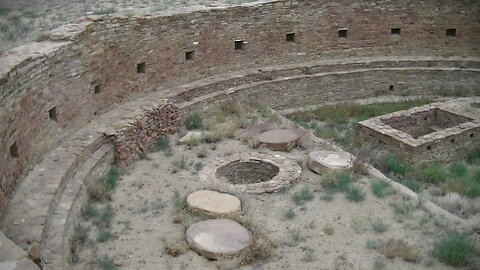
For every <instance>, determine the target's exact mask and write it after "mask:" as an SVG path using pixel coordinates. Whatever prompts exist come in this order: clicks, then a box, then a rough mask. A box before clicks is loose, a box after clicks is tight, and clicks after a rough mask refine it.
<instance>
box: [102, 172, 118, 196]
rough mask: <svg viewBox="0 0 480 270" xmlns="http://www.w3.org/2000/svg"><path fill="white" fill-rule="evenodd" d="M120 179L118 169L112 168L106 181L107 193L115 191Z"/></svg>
mask: <svg viewBox="0 0 480 270" xmlns="http://www.w3.org/2000/svg"><path fill="white" fill-rule="evenodd" d="M119 177H120V172H119V171H118V169H117V168H115V167H113V168H111V169H110V170H109V171H108V173H107V176H106V177H105V180H104V184H103V185H104V187H105V189H106V190H107V191H110V190H113V189H114V188H115V187H116V186H117V181H118V178H119Z"/></svg>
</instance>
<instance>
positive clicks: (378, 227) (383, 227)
mask: <svg viewBox="0 0 480 270" xmlns="http://www.w3.org/2000/svg"><path fill="white" fill-rule="evenodd" d="M388 227H389V226H388V225H387V224H385V223H384V222H383V221H382V220H381V219H377V220H375V221H374V222H372V229H373V231H375V232H376V233H384V232H386V231H387V230H388Z"/></svg>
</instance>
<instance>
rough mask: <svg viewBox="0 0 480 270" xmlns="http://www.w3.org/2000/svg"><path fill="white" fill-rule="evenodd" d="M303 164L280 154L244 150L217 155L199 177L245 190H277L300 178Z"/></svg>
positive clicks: (263, 191)
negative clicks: (226, 155)
mask: <svg viewBox="0 0 480 270" xmlns="http://www.w3.org/2000/svg"><path fill="white" fill-rule="evenodd" d="M301 173H302V168H301V167H300V166H299V165H298V164H297V163H296V162H295V161H294V160H292V159H289V158H287V157H283V156H281V155H272V154H260V153H242V154H233V155H231V156H228V157H223V158H217V159H215V160H214V161H213V162H212V163H210V164H208V165H207V166H205V167H204V169H203V170H202V171H201V172H200V179H201V180H202V181H204V182H207V183H211V184H215V185H220V186H228V187H232V188H233V189H235V190H237V191H241V192H246V193H256V194H260V193H265V192H275V191H278V190H279V189H282V188H285V187H289V186H290V185H293V184H295V183H297V182H298V181H299V180H300V176H301Z"/></svg>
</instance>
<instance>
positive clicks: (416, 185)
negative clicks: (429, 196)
mask: <svg viewBox="0 0 480 270" xmlns="http://www.w3.org/2000/svg"><path fill="white" fill-rule="evenodd" d="M398 182H399V183H400V184H402V185H404V186H406V187H407V188H409V189H411V190H412V191H415V192H417V193H419V192H420V191H422V185H421V183H420V182H418V181H416V180H413V179H407V180H403V181H398Z"/></svg>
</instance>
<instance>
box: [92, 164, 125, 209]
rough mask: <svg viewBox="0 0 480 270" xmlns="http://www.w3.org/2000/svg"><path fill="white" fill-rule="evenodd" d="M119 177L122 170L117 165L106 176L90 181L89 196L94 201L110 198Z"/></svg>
mask: <svg viewBox="0 0 480 270" xmlns="http://www.w3.org/2000/svg"><path fill="white" fill-rule="evenodd" d="M119 177H120V172H119V171H118V169H117V168H115V167H113V168H111V169H110V170H109V171H108V173H107V175H106V176H105V177H103V178H101V179H99V180H97V181H96V182H92V183H89V185H88V187H87V193H88V197H89V198H90V199H92V200H94V201H106V200H110V198H111V195H112V193H113V190H114V189H115V187H116V186H117V181H118V179H119Z"/></svg>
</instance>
